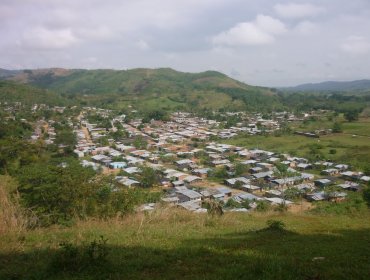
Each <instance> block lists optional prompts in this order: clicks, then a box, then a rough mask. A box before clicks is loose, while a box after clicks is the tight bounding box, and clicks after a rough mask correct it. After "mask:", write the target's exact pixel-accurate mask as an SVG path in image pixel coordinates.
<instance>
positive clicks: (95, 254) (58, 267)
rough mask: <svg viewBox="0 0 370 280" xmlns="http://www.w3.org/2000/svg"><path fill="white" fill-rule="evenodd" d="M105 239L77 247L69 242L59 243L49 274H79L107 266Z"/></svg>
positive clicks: (107, 252) (107, 251)
mask: <svg viewBox="0 0 370 280" xmlns="http://www.w3.org/2000/svg"><path fill="white" fill-rule="evenodd" d="M107 241H108V240H107V239H105V238H104V237H103V236H100V238H99V239H98V240H96V239H94V240H93V241H92V242H90V243H89V244H87V245H84V246H80V247H79V246H77V245H75V244H72V243H70V242H62V243H60V249H59V251H58V252H57V254H56V255H55V256H54V258H53V259H52V260H51V262H50V264H49V271H50V272H60V271H64V272H81V271H82V270H84V269H87V268H91V267H102V266H103V265H104V266H107V264H108V259H107V257H108V254H109V248H108V246H107Z"/></svg>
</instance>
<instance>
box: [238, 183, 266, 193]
mask: <svg viewBox="0 0 370 280" xmlns="http://www.w3.org/2000/svg"><path fill="white" fill-rule="evenodd" d="M240 189H241V190H242V191H246V192H255V191H259V190H261V187H259V186H254V185H250V184H245V185H242V186H241V187H240Z"/></svg>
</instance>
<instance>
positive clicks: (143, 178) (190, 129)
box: [2, 103, 370, 213]
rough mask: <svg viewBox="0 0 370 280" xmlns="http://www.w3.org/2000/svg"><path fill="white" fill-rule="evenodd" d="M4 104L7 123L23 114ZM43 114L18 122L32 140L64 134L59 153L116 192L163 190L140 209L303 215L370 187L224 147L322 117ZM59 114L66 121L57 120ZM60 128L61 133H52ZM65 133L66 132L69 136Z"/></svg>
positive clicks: (357, 175)
mask: <svg viewBox="0 0 370 280" xmlns="http://www.w3.org/2000/svg"><path fill="white" fill-rule="evenodd" d="M2 106H3V107H4V111H6V112H7V113H8V116H7V118H5V119H4V120H5V121H6V120H7V119H11V118H12V113H15V112H18V111H20V110H24V109H25V106H23V105H22V104H21V103H15V104H11V105H10V104H2ZM41 110H46V111H47V112H49V111H51V112H53V113H54V114H56V116H59V118H55V119H53V118H52V117H51V118H49V119H48V120H45V117H42V118H39V119H35V120H33V121H32V122H31V121H30V120H27V119H22V121H23V122H25V123H30V125H31V126H32V127H33V133H32V135H31V136H30V141H32V142H37V141H41V140H42V141H43V142H44V143H45V144H46V145H50V144H54V143H55V141H56V139H57V138H58V134H61V135H62V139H59V141H57V144H58V149H59V150H60V151H64V150H65V149H70V150H71V152H72V150H73V154H74V156H75V157H77V158H78V159H79V161H80V164H81V165H82V166H83V167H86V168H92V169H93V170H95V172H96V173H97V174H100V175H101V176H111V177H113V178H114V181H115V183H114V184H112V188H113V189H117V188H148V187H150V188H155V189H156V190H161V192H162V195H161V199H160V201H157V202H156V203H147V204H144V205H141V206H140V207H139V208H138V210H141V211H151V210H153V209H155V208H156V207H158V205H168V206H176V207H180V208H184V209H186V210H188V211H192V212H195V213H198V212H207V206H206V204H205V202H207V201H210V200H213V201H216V202H217V203H220V205H222V207H223V210H224V211H238V212H250V211H254V210H257V211H260V210H261V211H263V210H264V209H268V208H272V207H275V208H276V209H301V210H302V211H303V210H308V209H310V208H312V202H317V201H332V202H333V203H336V202H340V201H342V200H345V199H346V197H347V195H348V193H351V192H358V191H360V190H361V189H362V186H364V185H365V184H367V183H368V182H370V177H369V176H366V175H365V174H364V173H363V172H359V171H356V170H353V169H352V168H351V166H350V165H348V164H346V163H343V162H331V161H323V160H320V161H309V160H308V159H306V158H302V157H296V156H292V155H289V154H287V153H277V152H274V151H268V150H263V149H259V148H258V147H240V146H236V145H230V144H224V143H222V141H223V140H224V139H230V138H233V137H235V136H237V135H239V134H244V135H259V134H273V133H276V132H278V131H280V130H282V129H283V128H284V127H286V125H287V123H289V122H293V121H295V122H297V121H298V122H301V121H303V120H304V119H305V118H308V117H310V116H311V115H313V114H320V112H308V113H304V114H301V116H299V117H297V116H295V115H294V114H293V113H288V112H281V113H274V114H272V116H273V117H272V118H270V119H267V118H266V119H265V118H263V116H262V115H261V114H258V113H255V114H248V115H247V114H245V113H242V112H240V113H225V116H233V115H234V116H235V115H237V116H238V117H239V121H240V122H236V123H235V126H230V127H228V128H226V127H225V122H222V121H217V120H214V119H206V118H203V117H198V116H195V115H193V114H191V113H187V112H175V113H172V114H171V115H170V118H169V119H168V120H154V119H150V120H148V121H147V122H145V123H144V122H143V118H139V117H136V118H131V119H128V118H127V116H126V115H125V114H115V113H114V112H113V111H112V110H107V109H99V108H94V107H83V108H81V110H79V109H77V107H72V108H66V107H50V108H49V107H48V106H47V105H45V104H36V105H33V106H32V108H31V112H32V114H37V112H39V111H41ZM130 110H131V112H133V113H137V111H136V110H134V109H132V108H131V109H130ZM321 113H322V112H321ZM62 114H63V116H64V115H65V114H67V115H68V117H67V118H66V119H63V118H62V119H60V116H62ZM50 115H52V114H50ZM13 118H14V116H13ZM58 119H59V120H58ZM62 123H63V125H64V128H63V130H60V129H56V127H58V126H59V127H60V126H61V125H62ZM66 128H67V130H68V129H69V130H70V132H71V133H70V135H69V137H66V134H65V133H66V132H65V131H66ZM58 131H59V133H58ZM63 133H64V134H63ZM296 133H297V132H296ZM320 133H323V132H322V131H317V132H312V133H307V137H312V135H314V137H319V134H320ZM324 133H330V131H326V132H324ZM59 138H60V137H59ZM68 138H72V140H71V141H70V143H69V144H70V145H73V147H69V146H68V143H67V142H66V139H68ZM73 138H74V139H73ZM71 143H73V144H71Z"/></svg>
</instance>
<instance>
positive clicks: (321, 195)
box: [306, 192, 328, 201]
mask: <svg viewBox="0 0 370 280" xmlns="http://www.w3.org/2000/svg"><path fill="white" fill-rule="evenodd" d="M306 199H307V200H308V201H322V200H326V199H328V196H327V195H326V194H325V192H315V193H310V194H306Z"/></svg>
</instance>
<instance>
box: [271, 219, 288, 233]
mask: <svg viewBox="0 0 370 280" xmlns="http://www.w3.org/2000/svg"><path fill="white" fill-rule="evenodd" d="M266 229H267V230H273V231H284V230H285V224H284V222H282V221H279V220H268V221H267V228H266Z"/></svg>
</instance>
